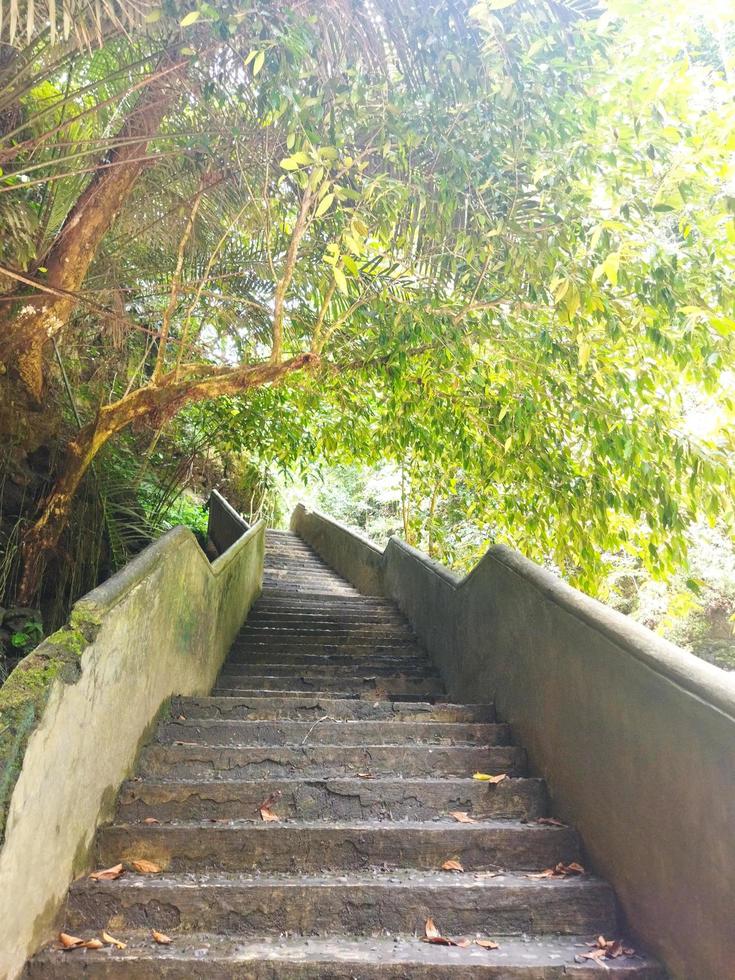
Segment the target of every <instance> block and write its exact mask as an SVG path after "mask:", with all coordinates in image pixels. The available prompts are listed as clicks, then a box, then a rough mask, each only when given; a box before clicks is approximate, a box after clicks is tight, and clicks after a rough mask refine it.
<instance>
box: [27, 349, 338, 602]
mask: <svg viewBox="0 0 735 980" xmlns="http://www.w3.org/2000/svg"><path fill="white" fill-rule="evenodd" d="M318 363H319V359H318V358H317V357H315V356H314V355H313V354H300V355H299V356H298V357H294V358H291V360H289V361H283V362H281V363H280V364H271V363H268V364H257V365H253V366H249V367H242V368H229V369H214V370H213V371H212V372H211V373H210V374H209V375H208V376H206V377H203V378H198V379H188V380H187V379H179V377H178V376H177V372H176V371H171V372H169V373H168V374H166V375H164V376H163V377H162V378H161V379H160V382H159V384H157V385H147V386H146V387H144V388H138V389H137V390H136V391H133V392H131V393H130V394H129V395H126V396H125V397H124V398H121V399H120V400H119V401H117V402H113V403H112V404H111V405H105V406H103V407H102V408H101V409H100V411H99V413H98V415H97V418H96V419H94V421H92V422H90V423H89V424H88V425H86V426H85V427H84V428H83V429H80V431H79V432H78V433H77V435H76V437H75V438H74V439H73V440H72V441H71V442H70V443H69V446H68V448H67V452H66V456H65V459H64V463H63V465H62V468H61V472H60V474H59V477H58V479H57V480H56V483H55V484H54V487H53V489H52V491H51V493H50V495H49V496H48V498H47V499H46V502H45V504H44V507H43V512H42V514H41V516H40V517H39V519H38V520H37V521H36V523H35V524H34V525H33V526H32V527H30V528H29V529H28V530H27V531H26V532H25V534H24V535H23V541H22V546H21V548H22V556H23V574H22V577H21V581H20V585H19V588H18V595H17V599H16V601H17V603H18V604H19V605H21V606H29V605H31V604H32V602H33V600H34V599H35V597H36V594H37V592H38V589H39V585H40V583H41V577H42V575H43V571H44V568H45V566H46V562H47V560H48V557H49V555H50V554H51V553H52V552H53V551H54V550H55V548H56V546H57V544H58V542H59V538H60V537H61V534H62V532H63V530H64V528H65V526H66V522H67V521H68V519H69V512H70V509H71V504H72V501H73V499H74V494H75V493H76V491H77V489H78V488H79V484H80V483H81V481H82V478H83V477H84V475H85V473H86V472H87V470H88V469H89V466H90V464H91V463H92V462H93V460H94V458H95V456H96V455H97V453H98V452H99V451H100V449H102V447H103V446H104V445H105V444H106V443H107V441H108V440H109V439H110V438H111V437H112V436H114V435H115V434H116V433H118V432H120V431H121V430H122V429H124V428H125V427H126V426H128V425H129V424H130V423H131V422H133V421H134V420H136V419H141V418H145V417H146V416H157V417H158V418H159V419H161V420H162V422H165V421H167V420H168V419H170V418H172V417H173V416H174V415H175V414H176V413H177V412H178V411H180V410H181V409H182V408H183V407H184V405H189V404H192V403H193V402H196V401H204V400H205V399H209V398H216V397H218V396H220V395H228V394H237V393H240V392H242V391H245V390H247V389H249V388H257V387H261V386H262V385H265V384H272V383H277V382H279V381H282V380H283V379H284V378H285V377H286V376H287V375H288V374H292V373H293V372H294V371H298V370H300V369H302V368H306V367H311V366H313V365H316V364H318Z"/></svg>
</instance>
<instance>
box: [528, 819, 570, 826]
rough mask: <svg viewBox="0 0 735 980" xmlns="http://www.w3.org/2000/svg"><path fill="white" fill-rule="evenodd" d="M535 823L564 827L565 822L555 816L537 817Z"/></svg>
mask: <svg viewBox="0 0 735 980" xmlns="http://www.w3.org/2000/svg"><path fill="white" fill-rule="evenodd" d="M535 822H536V823H541V824H546V826H547V827H566V826H567V825H566V824H565V823H562V822H561V820H557V819H556V817H539V818H538V819H537V820H536V821H535Z"/></svg>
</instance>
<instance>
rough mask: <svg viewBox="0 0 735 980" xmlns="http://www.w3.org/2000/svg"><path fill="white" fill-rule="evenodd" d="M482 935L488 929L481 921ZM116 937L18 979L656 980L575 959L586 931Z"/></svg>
mask: <svg viewBox="0 0 735 980" xmlns="http://www.w3.org/2000/svg"><path fill="white" fill-rule="evenodd" d="M440 925H441V922H440ZM482 934H483V936H487V935H488V930H487V927H486V928H485V929H483V931H482ZM490 935H492V933H490ZM124 938H125V941H126V943H127V948H126V949H124V950H115V949H112V948H108V949H106V950H100V951H94V950H85V949H81V950H72V951H71V952H61V951H60V950H56V949H51V948H49V949H46V950H44V951H43V952H42V953H40V954H39V955H38V956H36V957H35V958H34V959H33V960H31V962H30V965H29V967H28V973H27V980H78V978H83V980H90V978H92V980H204V978H206V980H355V978H359V980H374V978H375V980H448V978H452V980H467V978H468V977H472V978H473V980H570V978H571V980H601V978H602V977H605V978H606V980H666V974H665V972H664V971H663V970H662V969H661V968H660V967H659V966H658V965H657V964H656V963H655V962H654V961H653V960H652V959H650V958H648V957H646V956H642V955H636V956H632V957H628V956H625V957H620V958H619V959H615V960H609V961H608V962H607V963H606V964H605V967H607V969H605V968H603V967H601V966H594V965H592V964H589V961H586V964H589V965H583V964H579V963H577V962H576V961H575V957H576V956H579V954H580V953H583V952H585V949H586V948H588V944H589V942H590V937H589V935H582V936H558V937H557V936H535V935H531V936H519V937H513V936H508V937H504V936H498V935H496V936H495V937H494V938H497V939H498V941H499V943H500V949H496V950H490V951H488V950H484V949H481V948H480V947H479V946H475V945H470V946H468V947H466V948H460V947H446V946H435V945H432V944H429V943H422V942H420V941H419V940H418V939H416V938H413V937H412V938H408V937H404V938H401V939H399V938H397V937H396V938H375V937H374V938H366V939H351V938H349V937H346V938H331V939H302V938H270V939H268V938H264V939H260V940H250V941H249V940H248V939H247V938H246V937H243V936H237V935H234V936H217V935H213V934H212V933H194V934H191V933H189V934H181V935H179V934H174V936H173V937H172V938H173V939H174V941H173V943H172V944H171V945H170V946H157V945H156V944H155V943H154V942H153V941H152V939H151V934H150V930H149V929H145V930H142V931H140V932H135V933H133V932H130V933H128V932H126V933H125V937H124Z"/></svg>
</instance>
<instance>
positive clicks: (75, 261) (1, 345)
mask: <svg viewBox="0 0 735 980" xmlns="http://www.w3.org/2000/svg"><path fill="white" fill-rule="evenodd" d="M184 65H185V63H184V62H177V63H172V62H169V61H167V62H166V64H165V65H163V66H160V67H159V68H158V69H157V71H156V73H155V74H154V75H153V76H152V77H151V81H150V82H149V84H148V85H147V86H146V88H145V89H144V91H143V94H142V96H141V97H140V99H139V101H138V104H137V105H136V107H135V109H134V110H133V111H132V112H131V113H130V115H129V116H128V118H127V119H126V121H125V123H124V125H123V127H122V128H121V130H120V131H119V133H118V137H119V139H120V140H121V145H120V146H118V147H116V148H115V149H113V150H112V151H111V152H110V154H109V155H108V156H107V157H106V158H105V159H104V160H103V161H100V163H99V165H98V169H97V171H96V172H95V174H94V176H93V177H92V179H91V181H90V182H89V184H88V185H87V187H86V189H85V190H84V191H83V193H82V194H81V195H80V197H79V198H78V200H77V202H76V203H75V205H74V207H73V208H72V209H71V211H70V212H69V214H68V215H67V217H66V220H65V221H64V224H63V225H62V227H61V229H60V231H59V233H58V235H57V236H56V240H55V241H54V243H53V245H52V246H51V248H50V249H49V251H48V253H47V254H46V256H45V259H44V264H45V266H46V269H47V274H46V281H47V283H48V285H49V286H50V287H52V288H53V289H55V290H58V293H59V294H60V295H51V294H49V293H42V294H40V295H39V296H37V297H35V298H34V299H31V300H27V301H24V302H23V303H22V305H21V307H20V309H17V308H16V309H15V311H14V312H13V313H12V314H10V317H9V319H8V321H6V322H5V323H4V324H3V323H2V322H1V321H0V333H1V334H2V340H0V361H2V362H3V363H4V364H5V367H6V369H9V370H12V371H14V372H15V373H17V374H18V375H19V376H20V378H21V380H22V381H23V383H24V385H25V386H26V388H27V389H28V390H29V392H31V394H32V395H33V396H34V397H35V398H36V400H37V401H40V397H41V393H42V390H43V374H44V371H43V355H44V350H45V348H46V345H47V344H48V342H49V340H50V339H51V338H52V337H54V336H56V335H57V334H58V333H59V331H60V330H61V329H62V328H63V327H64V326H65V325H66V323H67V322H68V320H69V317H70V315H71V313H72V310H73V309H74V307H75V306H76V302H77V298H76V293H77V291H78V290H79V288H80V286H81V285H82V283H83V282H84V278H85V276H86V274H87V270H88V269H89V266H90V263H91V262H92V260H93V259H94V257H95V254H96V253H97V250H98V248H99V246H100V243H101V241H102V239H103V237H104V235H105V234H106V232H107V231H108V229H109V228H110V226H111V225H112V223H113V221H114V220H115V218H116V216H117V214H118V212H119V210H120V208H121V207H122V205H123V203H124V202H125V200H126V198H127V197H128V195H129V194H130V191H131V190H132V188H133V185H134V183H135V181H136V180H137V178H138V176H139V175H140V173H141V171H142V170H143V168H144V166H145V161H144V159H143V158H144V157H145V155H146V150H147V147H148V143H149V141H150V139H151V137H152V136H154V135H155V133H156V132H157V131H158V129H159V127H160V124H161V121H162V120H163V118H164V116H165V115H166V113H167V112H168V110H169V109H170V107H171V105H172V103H173V102H174V100H175V99H176V98H177V97H178V91H179V88H177V86H176V85H175V84H174V79H175V77H176V76H177V75H178V74H179V73H180V72H181V71H182V69H183V68H184Z"/></svg>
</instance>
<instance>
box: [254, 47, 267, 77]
mask: <svg viewBox="0 0 735 980" xmlns="http://www.w3.org/2000/svg"><path fill="white" fill-rule="evenodd" d="M264 63H265V51H258V53H257V54H256V56H255V60H254V61H253V78H255V76H256V75H257V74H258V73H259V72H260V69H261V68H262V67H263V64H264Z"/></svg>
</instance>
